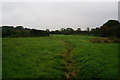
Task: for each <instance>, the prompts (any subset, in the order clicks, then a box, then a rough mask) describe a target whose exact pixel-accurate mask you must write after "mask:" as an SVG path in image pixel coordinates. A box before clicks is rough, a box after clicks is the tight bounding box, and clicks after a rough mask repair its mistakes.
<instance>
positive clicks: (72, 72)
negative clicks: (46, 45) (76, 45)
mask: <svg viewBox="0 0 120 80" xmlns="http://www.w3.org/2000/svg"><path fill="white" fill-rule="evenodd" d="M59 40H61V41H62V42H63V44H64V45H65V46H66V50H65V51H64V53H63V54H62V57H63V64H64V72H65V75H66V78H67V79H69V78H76V76H77V73H78V71H77V70H76V69H77V67H76V65H75V61H74V59H73V58H72V51H73V47H72V46H71V45H70V43H68V42H66V41H64V40H62V39H59Z"/></svg>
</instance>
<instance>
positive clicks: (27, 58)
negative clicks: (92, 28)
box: [2, 35, 119, 78]
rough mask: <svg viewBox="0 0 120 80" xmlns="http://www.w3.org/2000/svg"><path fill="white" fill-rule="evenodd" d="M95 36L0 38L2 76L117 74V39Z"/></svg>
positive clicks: (84, 76) (66, 76) (63, 76)
mask: <svg viewBox="0 0 120 80" xmlns="http://www.w3.org/2000/svg"><path fill="white" fill-rule="evenodd" d="M92 38H95V36H79V35H50V36H49V37H20V38H3V39H2V66H3V68H2V77H3V78H117V77H118V45H119V44H118V43H91V42H90V39H92Z"/></svg>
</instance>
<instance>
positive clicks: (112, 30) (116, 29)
mask: <svg viewBox="0 0 120 80" xmlns="http://www.w3.org/2000/svg"><path fill="white" fill-rule="evenodd" d="M50 33H51V34H64V35H71V34H73V35H74V34H81V35H94V36H101V37H120V23H119V21H117V20H109V21H107V22H106V23H105V24H103V25H102V26H101V27H97V28H92V29H91V30H90V28H89V27H88V28H86V30H81V28H78V29H77V30H74V29H72V28H66V29H64V28H61V29H60V30H55V31H51V32H50Z"/></svg>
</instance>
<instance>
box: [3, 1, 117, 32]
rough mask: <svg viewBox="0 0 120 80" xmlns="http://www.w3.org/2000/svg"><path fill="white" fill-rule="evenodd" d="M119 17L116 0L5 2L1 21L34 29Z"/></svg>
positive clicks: (91, 23)
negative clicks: (108, 0) (111, 0)
mask: <svg viewBox="0 0 120 80" xmlns="http://www.w3.org/2000/svg"><path fill="white" fill-rule="evenodd" d="M110 19H114V20H118V3H117V2H4V3H2V25H13V26H17V25H22V26H24V27H27V28H35V29H50V30H55V29H60V28H67V27H71V28H74V29H77V28H78V27H80V28H81V29H86V27H90V28H93V27H100V26H102V25H103V24H104V23H105V22H107V21H108V20H110Z"/></svg>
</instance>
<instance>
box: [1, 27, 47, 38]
mask: <svg viewBox="0 0 120 80" xmlns="http://www.w3.org/2000/svg"><path fill="white" fill-rule="evenodd" d="M39 36H49V33H48V32H47V31H43V30H36V29H28V28H23V26H16V27H13V26H2V37H39Z"/></svg>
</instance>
